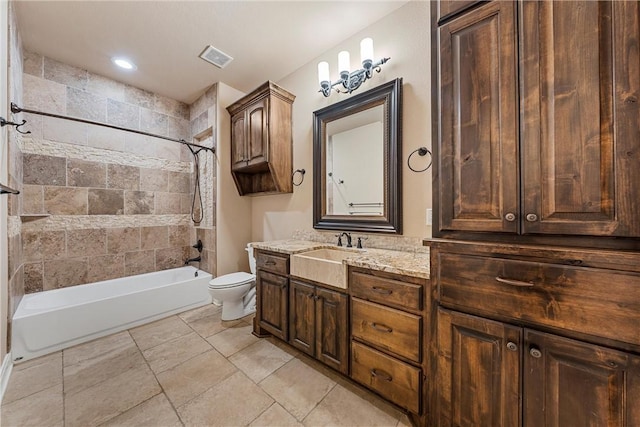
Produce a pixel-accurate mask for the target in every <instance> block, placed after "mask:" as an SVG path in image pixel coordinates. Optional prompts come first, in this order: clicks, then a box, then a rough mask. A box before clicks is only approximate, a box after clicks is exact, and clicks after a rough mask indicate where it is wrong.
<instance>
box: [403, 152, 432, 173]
mask: <svg viewBox="0 0 640 427" xmlns="http://www.w3.org/2000/svg"><path fill="white" fill-rule="evenodd" d="M415 153H418V156H420V157H424V156H426V155H427V154H429V158H430V159H429V164H428V165H427V167H426V168H424V169H414V168H413V167H412V166H411V156H413V155H414V154H415ZM432 163H433V154H432V153H431V151H429V149H428V148H427V147H420V148H417V149H415V150H413V151H412V152H411V154H409V157H407V166H408V167H409V169H411V170H412V171H414V172H424V171H426V170H427V169H429V168H430V167H431V164H432Z"/></svg>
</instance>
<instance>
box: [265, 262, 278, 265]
mask: <svg viewBox="0 0 640 427" xmlns="http://www.w3.org/2000/svg"><path fill="white" fill-rule="evenodd" d="M264 265H276V262H275V261H265V263H264Z"/></svg>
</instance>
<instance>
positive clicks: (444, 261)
mask: <svg viewBox="0 0 640 427" xmlns="http://www.w3.org/2000/svg"><path fill="white" fill-rule="evenodd" d="M437 264H438V266H437V274H438V275H437V277H438V282H439V285H438V288H439V289H438V293H439V298H440V302H441V304H443V305H445V306H448V307H451V308H456V309H460V310H462V311H466V312H471V313H478V314H481V315H488V316H491V315H499V316H502V317H506V318H511V319H515V320H524V321H527V322H530V323H535V324H539V325H544V326H551V327H555V328H561V329H567V330H570V331H575V332H580V333H585V334H590V335H594V336H599V337H603V338H609V339H612V340H616V341H622V342H626V343H631V344H635V345H638V344H640V333H639V332H638V325H640V274H637V273H627V272H617V271H611V270H602V269H596V268H588V267H572V266H565V265H557V264H547V263H539V262H529V261H519V260H509V259H502V258H493V257H485V256H475V255H462V254H448V253H440V254H438V259H437Z"/></svg>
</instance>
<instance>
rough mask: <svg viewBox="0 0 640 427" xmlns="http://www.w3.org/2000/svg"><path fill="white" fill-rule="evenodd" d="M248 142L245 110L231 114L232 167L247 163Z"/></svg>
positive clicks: (235, 167)
mask: <svg viewBox="0 0 640 427" xmlns="http://www.w3.org/2000/svg"><path fill="white" fill-rule="evenodd" d="M246 150H247V142H246V134H245V119H244V111H240V112H239V113H236V114H234V115H233V116H231V169H232V170H235V169H241V168H243V167H245V166H246V165H247V161H246V157H247V153H246Z"/></svg>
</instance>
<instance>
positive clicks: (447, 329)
mask: <svg viewBox="0 0 640 427" xmlns="http://www.w3.org/2000/svg"><path fill="white" fill-rule="evenodd" d="M521 337H522V329H521V328H516V327H513V326H510V325H507V324H504V323H501V322H494V321H491V320H486V319H483V318H480V317H475V316H469V315H466V314H461V313H456V312H453V311H448V310H443V309H438V358H437V368H436V372H437V377H436V382H435V387H436V388H437V394H438V400H437V404H438V408H437V409H436V413H437V420H438V423H437V425H438V426H439V427H445V426H446V427H450V426H459V427H482V426H484V427H517V426H520V425H521V417H520V404H519V394H520V354H521V353H520V343H521V341H522V340H521ZM530 425H532V426H533V425H537V426H539V425H544V424H535V423H534V424H530Z"/></svg>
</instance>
